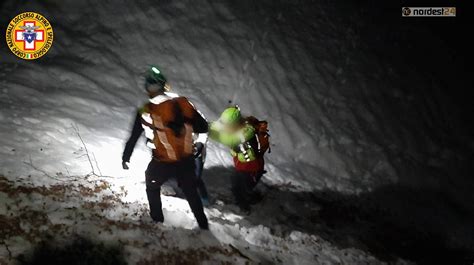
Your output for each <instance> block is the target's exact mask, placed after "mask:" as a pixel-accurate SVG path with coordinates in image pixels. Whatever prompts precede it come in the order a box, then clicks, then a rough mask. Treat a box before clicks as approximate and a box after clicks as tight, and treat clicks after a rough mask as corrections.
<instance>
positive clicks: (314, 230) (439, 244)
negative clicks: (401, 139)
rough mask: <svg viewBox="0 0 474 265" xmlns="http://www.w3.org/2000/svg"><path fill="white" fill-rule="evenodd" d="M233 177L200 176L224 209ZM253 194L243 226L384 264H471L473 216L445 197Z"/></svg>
mask: <svg viewBox="0 0 474 265" xmlns="http://www.w3.org/2000/svg"><path fill="white" fill-rule="evenodd" d="M232 171H233V169H232V168H225V167H212V168H208V169H206V170H205V171H204V180H205V182H206V184H207V186H208V189H209V193H210V194H211V196H213V197H214V198H215V199H218V200H222V201H224V202H225V203H226V204H227V203H232V200H229V198H231V194H230V191H229V188H228V186H229V182H228V179H229V178H228V176H229V175H230V174H232ZM257 191H258V192H260V193H261V201H260V202H258V203H256V204H255V205H253V211H252V213H251V214H250V215H249V216H247V217H246V218H245V219H244V220H243V221H244V222H250V223H252V224H253V225H258V224H262V225H265V226H268V227H270V228H271V229H272V232H273V233H275V234H281V235H286V234H288V233H290V232H291V231H293V230H297V231H301V232H306V233H311V234H315V235H318V236H320V237H322V238H324V239H325V240H327V241H329V242H331V243H333V244H335V245H337V246H339V247H341V248H350V247H354V248H358V249H362V250H365V251H368V252H370V253H372V254H373V255H375V256H377V257H378V258H379V259H381V260H384V261H394V260H396V259H397V257H401V258H404V259H408V260H411V261H414V262H416V263H417V264H472V262H473V261H474V227H473V224H474V213H473V212H472V211H470V210H469V209H468V208H465V207H464V206H463V205H462V204H460V203H458V202H456V201H454V200H452V199H451V198H450V197H449V196H448V195H446V194H445V193H443V191H438V190H432V189H427V188H423V187H417V188H415V187H407V186H398V185H389V186H383V187H379V188H377V189H376V190H374V191H372V192H369V193H363V194H360V195H347V194H342V193H339V192H334V191H330V190H325V191H315V192H294V191H289V190H284V189H283V188H278V187H271V186H268V185H265V184H264V183H259V185H258V186H257ZM211 207H219V206H217V205H212V206H211ZM222 210H224V211H226V208H225V206H224V208H223V209H222ZM227 210H228V209H227ZM268 216H273V217H272V218H268Z"/></svg>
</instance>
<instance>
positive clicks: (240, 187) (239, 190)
mask: <svg viewBox="0 0 474 265" xmlns="http://www.w3.org/2000/svg"><path fill="white" fill-rule="evenodd" d="M247 178H248V175H247V174H245V173H243V172H238V171H236V172H235V173H234V174H232V175H231V178H230V180H231V190H232V194H233V195H234V199H235V203H236V204H237V205H238V206H239V207H240V208H241V209H242V210H245V211H248V210H250V206H249V202H248V200H247V196H246V193H247V188H246V186H247V183H246V182H247Z"/></svg>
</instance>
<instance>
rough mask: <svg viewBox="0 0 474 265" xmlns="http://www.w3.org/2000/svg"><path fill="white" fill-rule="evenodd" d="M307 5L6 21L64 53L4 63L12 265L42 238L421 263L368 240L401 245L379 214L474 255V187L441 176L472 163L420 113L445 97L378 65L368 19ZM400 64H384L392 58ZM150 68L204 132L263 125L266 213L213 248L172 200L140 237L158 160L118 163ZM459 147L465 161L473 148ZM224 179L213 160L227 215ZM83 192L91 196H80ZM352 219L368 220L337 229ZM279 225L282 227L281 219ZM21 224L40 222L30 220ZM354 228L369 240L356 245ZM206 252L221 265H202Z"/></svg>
mask: <svg viewBox="0 0 474 265" xmlns="http://www.w3.org/2000/svg"><path fill="white" fill-rule="evenodd" d="M229 2H231V1H229ZM304 2H307V5H301V6H304V8H303V7H301V6H298V5H293V4H291V3H290V1H288V2H287V1H278V3H274V1H261V2H260V3H252V2H251V1H239V2H236V3H226V2H225V1H209V2H208V1H206V2H202V3H199V4H197V3H196V2H194V1H189V0H182V1H160V2H159V3H155V2H153V1H118V0H117V1H72V0H65V1H60V3H59V2H54V1H28V2H18V3H17V2H15V1H7V2H5V3H3V6H2V10H1V16H0V18H1V22H2V23H4V24H6V23H8V20H9V19H11V18H13V17H14V16H15V15H16V14H18V13H20V12H22V11H28V10H30V11H35V12H38V13H41V14H43V15H44V16H45V17H47V18H48V19H49V21H50V22H52V24H53V29H54V33H55V38H54V45H53V48H52V49H51V50H50V51H49V52H48V54H47V55H46V56H44V57H43V58H41V59H39V60H36V61H22V60H20V59H17V58H16V57H15V56H14V55H13V54H11V53H10V52H9V51H8V50H7V49H6V48H5V47H4V46H2V49H1V50H0V58H1V59H0V60H1V64H0V109H1V112H0V128H1V131H0V132H1V135H0V136H1V137H0V158H1V160H0V168H1V170H0V174H1V175H3V176H4V177H3V179H2V182H1V185H2V186H1V187H0V190H1V193H0V194H1V196H2V202H3V201H5V202H6V203H4V204H2V205H1V207H2V208H1V212H0V216H1V217H2V218H6V219H5V222H6V223H18V224H19V225H18V226H14V227H11V228H8V229H12V230H14V231H16V232H18V234H15V232H11V233H10V232H8V233H6V232H3V230H2V233H3V235H2V238H1V239H2V240H3V244H4V245H5V246H7V245H8V246H9V248H8V249H9V250H8V251H7V249H6V248H5V249H2V250H0V251H2V252H0V253H2V255H1V256H2V257H3V261H2V262H8V257H9V253H10V256H12V257H14V256H15V255H18V254H21V253H23V252H24V251H26V250H28V249H29V247H30V246H32V245H33V244H34V242H35V241H37V240H39V239H40V236H41V235H42V233H43V232H45V231H46V230H50V231H53V232H52V233H54V234H56V235H69V234H74V233H78V234H81V235H85V236H90V237H97V238H99V239H101V240H104V241H114V242H117V241H118V240H120V242H122V243H123V244H124V246H125V249H126V251H127V253H129V254H130V256H129V257H127V260H128V261H130V262H131V263H137V262H138V261H140V260H142V261H147V260H148V261H150V262H151V260H152V259H153V257H152V256H153V255H152V254H153V253H151V252H154V251H145V250H144V249H147V250H149V249H154V250H156V251H158V252H157V253H161V252H163V253H168V252H169V253H171V254H173V253H174V254H173V255H175V256H179V255H181V254H180V253H181V252H180V251H183V249H184V250H189V249H198V250H197V251H201V252H203V253H207V254H206V255H207V256H206V255H204V254H203V255H204V257H205V258H203V259H202V261H204V260H210V262H211V263H213V262H224V261H229V262H230V263H245V262H248V261H249V262H251V263H258V262H262V263H282V264H315V263H316V264H367V263H368V264H378V263H381V262H382V261H381V260H380V259H379V258H375V257H374V255H376V256H379V257H380V255H379V254H380V253H383V254H387V253H391V252H392V251H394V250H393V249H395V250H396V251H394V252H395V253H392V254H393V255H391V257H390V258H389V259H388V260H391V261H392V262H397V261H398V262H400V263H403V261H401V260H400V259H398V257H397V255H402V256H403V255H408V257H411V258H413V257H414V258H419V255H418V256H417V255H416V254H414V255H412V254H410V253H408V254H407V253H406V252H404V251H403V250H399V249H398V248H397V247H398V245H397V246H392V245H390V244H389V245H390V246H391V247H393V248H390V247H380V248H378V247H376V245H378V244H379V243H381V242H383V240H382V239H380V238H376V239H374V238H371V236H367V234H366V235H362V233H363V232H366V233H368V234H370V235H374V236H375V235H376V236H381V235H382V236H383V235H384V233H383V230H384V229H388V228H387V227H389V228H390V227H391V226H390V225H387V226H384V225H381V226H378V227H377V228H379V230H377V232H373V231H372V230H370V225H371V224H373V223H374V222H375V223H376V224H377V225H379V224H385V223H384V221H386V220H385V219H384V218H385V216H383V217H381V218H379V217H374V216H372V215H376V214H374V213H373V212H370V214H367V215H364V213H365V212H364V211H366V210H367V209H369V210H372V209H375V210H380V208H382V210H380V211H379V212H377V213H380V214H384V213H385V212H386V211H388V216H390V218H388V221H390V222H395V221H400V222H401V223H402V225H400V227H403V229H402V230H401V232H405V231H410V232H412V231H415V232H418V230H417V229H418V228H419V227H429V228H427V229H428V231H429V233H431V232H432V231H437V232H439V231H438V230H443V232H440V234H442V235H440V236H443V237H446V240H445V241H446V242H447V243H446V244H447V246H446V247H448V248H453V249H457V248H458V247H459V248H465V246H466V245H468V246H469V244H470V243H473V240H474V236H473V235H474V231H473V228H472V223H471V222H470V221H471V220H472V218H471V217H469V218H471V219H469V218H465V216H466V215H467V216H470V213H472V211H473V210H474V209H473V205H474V204H471V203H469V202H470V201H471V202H472V201H474V197H473V196H474V195H473V193H472V188H474V184H473V183H474V182H473V181H472V178H471V177H472V176H468V175H462V174H460V175H456V176H455V174H456V171H448V170H447V169H448V168H453V167H454V168H456V167H457V166H458V165H462V164H465V163H466V162H467V161H468V159H467V158H466V157H465V156H463V155H462V153H460V152H459V150H458V149H457V148H458V146H457V142H456V143H455V144H450V143H447V144H446V141H445V138H442V137H441V136H439V135H438V134H436V133H433V131H435V130H436V129H437V128H438V127H439V125H440V124H442V123H443V122H445V121H446V120H450V118H451V117H447V116H445V113H443V112H442V111H441V110H438V109H436V107H433V106H437V105H436V104H437V101H436V100H438V95H436V94H435V93H433V95H435V96H432V97H433V98H430V97H427V98H424V97H420V95H423V93H422V92H418V93H415V92H413V90H411V89H408V88H407V87H408V86H417V87H420V91H426V90H428V89H433V90H436V91H440V88H439V87H438V86H437V85H436V83H435V84H432V83H431V81H429V80H428V79H429V78H426V77H425V76H423V75H419V76H418V75H416V74H417V73H416V72H410V73H408V74H407V73H406V72H409V70H407V69H406V68H405V65H403V64H401V63H400V62H399V59H398V58H396V59H393V61H387V57H390V56H387V55H386V54H381V53H379V51H378V50H376V49H373V47H372V46H371V45H372V44H373V43H368V42H367V41H366V39H365V38H364V36H363V34H362V33H361V31H362V30H361V29H366V30H367V28H369V29H370V27H371V26H372V25H370V21H369V20H364V19H361V17H362V16H363V15H364V13H363V12H360V13H358V12H354V13H351V14H350V15H347V13H350V12H349V11H348V10H347V8H348V7H347V6H338V5H334V4H331V3H330V2H328V1H301V3H304ZM334 14H341V15H340V16H335V15H334ZM308 21H310V23H309V22H308ZM373 39H374V42H376V41H379V42H380V43H383V41H386V40H383V41H381V40H379V38H378V37H376V36H373ZM393 47H396V46H390V47H388V49H389V50H385V51H384V52H385V53H388V54H390V53H392V52H394V54H397V53H396V52H397V51H394V50H390V48H393ZM394 62H396V63H398V64H394ZM150 64H157V65H159V66H160V67H161V68H162V70H163V72H164V73H165V75H166V76H167V77H168V79H169V80H170V82H171V84H172V87H173V90H174V91H175V92H177V93H179V94H181V95H184V96H187V97H188V98H189V99H190V100H191V101H192V102H193V103H194V104H195V105H196V106H197V107H198V108H199V109H200V110H201V111H202V112H203V113H204V114H205V115H206V116H207V118H208V119H210V120H213V119H215V118H217V116H218V114H219V113H220V112H221V111H222V110H223V109H224V108H225V107H226V106H228V104H229V101H232V102H233V103H236V104H239V105H240V107H241V108H242V109H243V112H244V114H252V115H255V116H256V117H258V118H260V119H266V120H268V121H269V124H270V130H271V135H272V137H271V139H272V143H273V144H272V153H271V154H269V155H268V156H267V161H268V163H267V165H266V169H267V170H268V173H267V174H266V176H265V178H264V183H265V185H262V186H264V187H265V189H264V193H265V192H266V193H265V194H267V193H268V194H269V196H267V197H266V198H265V199H264V200H263V201H262V202H261V203H260V204H259V205H257V206H256V207H257V209H258V210H257V211H254V213H253V214H252V215H251V216H249V217H243V216H240V215H238V214H236V213H233V211H232V208H231V207H230V206H228V205H227V203H225V202H224V203H223V204H221V205H219V204H217V205H214V206H211V207H209V208H208V209H207V214H208V215H209V216H210V218H211V220H212V221H211V227H212V228H211V233H201V232H198V231H194V230H189V229H191V228H193V227H194V221H193V218H192V216H191V215H190V214H189V211H188V208H187V205H186V204H185V201H183V200H181V199H177V198H174V197H164V200H165V203H164V208H165V211H166V220H167V221H166V223H165V225H164V226H160V227H157V226H153V225H151V224H150V222H149V221H147V220H146V198H145V192H144V190H145V188H144V183H143V178H144V177H143V172H144V169H145V167H146V165H147V163H148V161H149V151H148V150H147V149H146V147H145V146H144V144H143V142H142V141H140V145H139V146H138V147H137V148H136V151H135V152H134V154H133V156H132V161H131V170H130V171H123V170H122V169H121V165H120V163H121V155H122V150H123V145H124V141H125V140H126V139H127V137H128V133H129V129H130V126H131V122H132V119H133V118H134V115H135V113H134V112H135V109H136V107H138V106H139V105H140V104H142V103H143V102H144V101H145V100H146V96H145V93H144V91H143V89H142V87H143V78H142V74H143V73H144V71H145V69H146V67H147V65H150ZM407 75H408V77H407ZM414 76H416V77H414ZM407 79H408V80H409V81H407ZM439 97H440V96H439ZM443 137H444V135H443ZM460 139H462V141H463V142H464V143H465V146H466V148H471V149H469V150H471V151H472V148H474V142H473V141H472V139H470V138H460ZM460 141H461V140H460ZM463 148H464V147H463ZM471 154H472V153H471ZM223 166H230V157H229V154H228V152H227V150H225V149H224V148H222V147H221V146H218V145H216V144H214V143H212V142H211V143H210V144H209V147H208V160H207V162H206V171H205V173H204V174H205V178H206V181H207V182H208V184H209V185H210V187H211V188H210V192H211V194H214V197H216V199H218V200H219V197H221V196H224V197H225V196H227V195H226V194H227V193H226V192H225V191H224V188H223V187H222V186H225V185H228V184H227V183H226V181H223V180H222V179H224V177H225V176H226V174H228V169H226V168H225V167H223ZM460 172H462V171H460ZM90 173H95V174H97V175H101V176H104V177H101V178H100V179H99V180H100V181H106V182H100V183H102V184H103V183H107V185H106V186H107V187H106V188H104V189H101V188H99V189H98V190H94V189H95V186H96V185H100V184H97V182H96V180H97V179H94V178H95V177H94V176H92V175H91V174H90ZM220 175H222V178H219V176H220ZM86 176H89V177H88V178H86ZM453 176H455V178H454V177H453ZM210 182H211V183H210ZM56 185H60V186H56ZM80 185H83V186H84V187H87V188H86V189H92V190H94V192H92V193H93V194H89V192H86V193H87V194H82V193H81V186H80ZM395 185H401V186H400V187H401V188H400V187H399V186H396V187H395ZM43 186H45V187H44V188H42V187H43ZM13 187H15V188H13ZM26 187H27V188H26ZM55 187H63V188H57V189H59V190H57V189H56V188H55ZM440 187H441V188H443V189H442V192H441V191H440V190H439V189H440ZM10 190H14V191H15V193H12V192H11V191H10ZM225 190H226V189H225ZM9 191H10V192H9ZM112 192H113V194H112ZM125 193H126V195H125ZM413 194H416V196H415V195H413ZM107 196H111V197H107ZM117 196H118V197H117ZM401 197H402V198H404V199H402V200H400V198H401ZM55 198H57V199H58V200H55ZM104 198H105V199H104ZM104 200H105V203H102V202H104ZM221 200H222V199H221ZM420 200H421V201H420ZM223 201H225V200H223ZM89 202H90V203H89ZM122 203H125V204H122ZM341 205H342V206H341ZM89 206H90V207H89ZM416 206H419V207H421V208H422V209H424V210H419V208H417V207H416ZM324 207H326V209H324ZM329 207H332V208H335V210H334V211H328V209H327V208H329ZM321 208H322V209H321ZM102 210H103V211H102ZM345 210H347V211H349V212H351V211H356V212H357V211H359V212H358V213H355V214H353V215H351V214H348V215H349V217H341V218H339V217H338V216H339V215H345V214H347V212H344V211H345ZM369 210H367V211H369ZM279 211H281V218H279V217H278V216H275V217H274V218H270V217H271V216H272V215H278V213H279ZM28 212H34V213H38V214H40V215H41V218H39V219H40V220H41V221H35V220H36V218H33V217H32V218H26V219H25V218H23V214H26V213H28ZM303 212H304V213H303ZM360 212H362V214H361V213H360ZM135 213H136V215H134V214H135ZM313 213H314V214H313ZM407 213H409V214H410V215H411V214H413V216H407V217H406V218H405V215H406V214H407ZM464 213H469V214H464ZM425 214H426V215H425ZM431 214H433V215H431ZM367 216H369V217H367ZM427 216H437V218H427ZM392 217H393V218H392ZM144 219H145V220H144ZM298 219H301V220H302V221H298ZM428 219H429V220H428ZM432 219H434V220H432ZM20 220H21V222H20ZM361 220H362V221H361ZM394 220H395V221H394ZM420 220H421V221H420ZM3 222H4V220H3V219H2V224H3ZM36 222H39V223H36ZM76 222H77V223H76ZM354 224H357V225H354ZM405 224H407V227H410V229H408V228H407V229H405V226H404V225H405ZM412 224H413V226H414V227H416V229H414V230H411V225H412ZM339 225H340V226H339ZM359 225H360V227H365V228H367V231H366V230H364V229H362V230H361V232H357V230H358V228H360V227H359ZM109 226H112V228H110V227H109ZM400 227H398V226H397V227H395V228H393V229H392V231H396V230H397V229H401V228H400ZM2 229H3V227H2ZM71 229H72V230H71ZM99 231H103V232H102V233H100V234H98V232H99ZM371 231H372V232H373V233H372V232H371ZM415 232H414V233H415ZM160 233H161V236H160ZM427 233H428V232H427ZM394 234H395V233H393V234H391V235H392V236H395V235H394ZM25 235H27V236H26V237H25ZM157 238H162V239H161V240H164V241H165V243H163V242H162V241H160V240H158V239H157ZM427 238H428V239H429V237H427ZM391 239H392V240H394V241H396V240H398V239H399V238H396V237H394V238H391ZM424 242H425V241H423V240H421V241H413V242H409V244H411V243H412V244H415V245H416V244H418V243H421V244H422V243H424ZM394 244H395V243H394ZM400 244H401V243H400ZM472 245H474V244H471V246H472ZM165 246H167V247H168V248H167V249H166V250H164V248H165ZM175 248H179V249H180V250H177V249H175ZM206 248H207V249H208V250H206ZM355 248H360V250H358V249H355ZM199 249H200V250H199ZM471 249H472V248H471ZM211 250H212V251H215V253H218V254H216V255H214V254H213V255H210V256H208V255H209V252H211ZM378 251H379V252H380V253H371V252H378ZM428 252H429V251H428V250H426V252H423V253H428ZM423 253H421V254H420V255H422V254H423ZM410 255H411V256H410ZM382 256H383V255H382ZM186 261H187V262H190V261H189V260H186Z"/></svg>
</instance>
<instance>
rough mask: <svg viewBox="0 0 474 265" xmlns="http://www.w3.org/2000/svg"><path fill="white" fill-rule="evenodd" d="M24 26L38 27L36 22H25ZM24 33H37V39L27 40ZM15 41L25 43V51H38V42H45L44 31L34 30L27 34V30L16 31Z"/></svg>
mask: <svg viewBox="0 0 474 265" xmlns="http://www.w3.org/2000/svg"><path fill="white" fill-rule="evenodd" d="M23 26H25V27H27V26H31V27H34V26H36V21H23ZM24 33H36V37H35V38H34V39H33V40H32V41H31V40H30V41H27V40H26V39H25V36H24ZM15 41H23V48H24V50H30V51H34V50H36V42H44V30H34V31H33V32H27V31H26V30H15Z"/></svg>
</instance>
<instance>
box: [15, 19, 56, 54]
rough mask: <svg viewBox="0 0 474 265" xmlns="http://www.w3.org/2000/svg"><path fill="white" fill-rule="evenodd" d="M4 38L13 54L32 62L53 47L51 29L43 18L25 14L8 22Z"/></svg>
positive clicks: (49, 24)
mask: <svg viewBox="0 0 474 265" xmlns="http://www.w3.org/2000/svg"><path fill="white" fill-rule="evenodd" d="M6 38H7V45H8V48H10V50H11V51H12V52H13V54H15V55H16V56H18V57H20V58H22V59H25V60H34V59H38V58H40V57H41V56H43V55H45V54H46V53H47V52H48V50H49V49H50V48H51V46H52V45H53V27H52V26H51V23H49V21H48V20H47V19H46V18H45V17H44V16H42V15H40V14H38V13H34V12H25V13H21V14H19V15H17V16H16V17H14V18H13V19H12V21H10V24H8V27H7V34H6Z"/></svg>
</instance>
